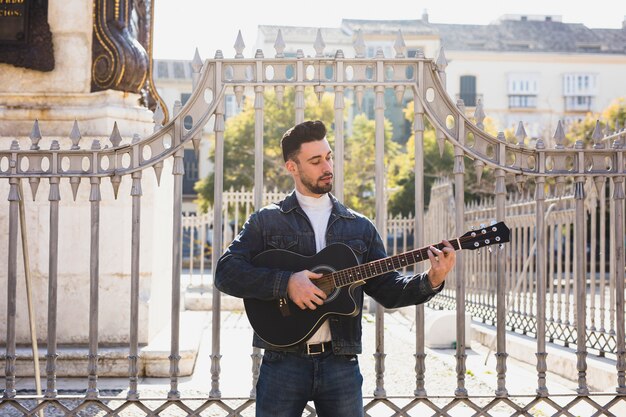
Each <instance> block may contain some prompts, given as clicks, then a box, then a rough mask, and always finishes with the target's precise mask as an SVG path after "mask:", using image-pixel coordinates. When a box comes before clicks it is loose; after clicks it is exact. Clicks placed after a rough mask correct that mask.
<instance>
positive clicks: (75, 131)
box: [70, 119, 82, 151]
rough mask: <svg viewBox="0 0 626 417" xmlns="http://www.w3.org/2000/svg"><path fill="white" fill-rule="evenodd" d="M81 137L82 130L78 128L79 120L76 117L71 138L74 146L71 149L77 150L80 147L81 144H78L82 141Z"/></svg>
mask: <svg viewBox="0 0 626 417" xmlns="http://www.w3.org/2000/svg"><path fill="white" fill-rule="evenodd" d="M81 138H82V136H81V135H80V130H79V129H78V121H76V119H74V125H73V126H72V131H71V132H70V140H71V141H72V147H71V148H70V149H71V150H73V151H75V150H77V149H80V146H78V142H80V139H81Z"/></svg>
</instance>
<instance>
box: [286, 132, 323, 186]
mask: <svg viewBox="0 0 626 417" xmlns="http://www.w3.org/2000/svg"><path fill="white" fill-rule="evenodd" d="M294 159H295V160H289V161H287V162H286V163H285V167H286V168H287V170H288V171H289V173H290V174H291V175H292V176H293V179H294V181H295V183H296V189H297V190H298V191H299V192H300V193H302V194H304V195H307V196H311V197H320V196H321V195H322V194H326V193H328V192H330V190H332V188H333V155H332V151H331V149H330V145H329V144H328V141H327V140H326V139H322V140H316V141H313V142H305V143H303V144H302V145H301V146H300V152H299V153H298V155H297V156H296V157H295V158H294Z"/></svg>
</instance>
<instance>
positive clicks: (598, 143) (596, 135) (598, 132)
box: [591, 120, 608, 149]
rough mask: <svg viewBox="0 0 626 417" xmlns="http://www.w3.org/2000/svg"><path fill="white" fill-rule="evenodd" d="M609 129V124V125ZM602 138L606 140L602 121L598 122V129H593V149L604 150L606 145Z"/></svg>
mask: <svg viewBox="0 0 626 417" xmlns="http://www.w3.org/2000/svg"><path fill="white" fill-rule="evenodd" d="M607 128H608V123H607ZM602 138H604V134H603V133H602V124H601V123H600V120H596V127H594V129H593V133H592V134H591V139H593V142H594V143H593V148H594V149H603V148H604V144H603V143H602Z"/></svg>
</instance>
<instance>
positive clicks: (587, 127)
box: [565, 97, 626, 146]
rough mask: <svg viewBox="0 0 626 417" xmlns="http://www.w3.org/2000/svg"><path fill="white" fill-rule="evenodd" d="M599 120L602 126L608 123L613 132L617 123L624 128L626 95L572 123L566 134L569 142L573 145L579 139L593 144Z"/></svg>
mask: <svg viewBox="0 0 626 417" xmlns="http://www.w3.org/2000/svg"><path fill="white" fill-rule="evenodd" d="M597 120H600V122H601V123H603V124H602V126H606V124H608V125H609V130H610V131H611V132H612V131H614V130H615V126H616V124H619V126H620V127H621V128H623V127H624V124H625V123H626V97H620V98H617V99H615V100H614V101H613V102H612V103H611V104H609V106H608V107H607V108H605V109H604V110H602V112H600V113H587V114H586V115H585V118H584V119H583V120H581V121H577V122H574V123H572V125H571V126H570V128H569V130H568V133H567V134H566V135H565V136H566V137H567V142H568V144H569V145H572V144H574V143H575V142H576V141H579V140H580V141H582V142H584V143H586V144H587V145H588V146H589V145H591V144H593V139H592V135H593V130H594V129H595V127H596V121H597ZM603 133H604V130H603Z"/></svg>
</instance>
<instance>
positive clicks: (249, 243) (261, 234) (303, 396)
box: [215, 121, 455, 417]
mask: <svg viewBox="0 0 626 417" xmlns="http://www.w3.org/2000/svg"><path fill="white" fill-rule="evenodd" d="M281 146H282V151H283V158H284V160H285V168H286V170H287V172H288V173H289V174H290V175H291V176H292V177H293V180H294V183H295V190H294V191H293V192H292V193H291V194H290V195H289V196H287V197H286V198H285V199H284V200H283V201H281V202H279V203H276V204H271V205H269V206H267V207H264V208H262V209H261V210H259V211H257V212H255V213H254V214H252V215H251V216H250V218H249V219H248V221H247V222H246V224H245V225H244V227H243V229H242V231H241V233H240V234H239V236H237V237H236V238H235V240H234V241H233V242H232V243H231V245H230V246H229V247H228V249H227V250H226V252H225V253H224V255H223V256H222V257H221V259H220V260H219V262H218V265H217V268H216V271H215V285H216V286H217V288H219V289H220V290H221V291H223V292H225V293H227V294H230V295H233V296H236V297H242V298H256V299H261V300H280V299H284V298H286V297H289V299H291V300H292V301H293V302H294V303H295V304H296V305H297V307H298V308H300V309H303V310H306V309H309V310H315V309H316V308H318V306H320V305H322V304H323V303H324V300H325V299H326V297H327V296H326V293H325V292H324V291H322V290H321V289H320V288H318V287H317V286H316V285H314V284H313V281H315V280H316V279H319V278H320V277H321V276H322V274H319V273H314V272H312V271H309V270H302V271H282V270H279V269H276V268H266V267H257V266H255V265H253V263H252V259H253V258H254V257H255V256H257V255H258V254H259V253H261V252H263V251H266V250H268V249H284V250H288V251H291V252H296V253H298V254H300V255H306V256H311V255H314V254H315V253H317V252H319V251H320V250H322V249H323V248H324V247H325V246H327V245H330V244H332V243H344V244H347V245H348V246H349V247H350V248H351V249H352V250H353V251H354V253H355V255H356V257H357V258H358V261H359V262H360V263H365V262H370V261H374V260H377V259H381V258H384V257H386V256H387V255H386V253H385V248H384V246H383V242H382V240H381V238H380V236H379V234H378V232H377V231H376V228H375V227H374V225H373V224H372V222H371V221H370V220H368V219H367V218H366V217H364V216H362V215H361V214H358V213H356V212H354V211H352V210H350V209H348V208H346V207H345V206H343V205H342V204H341V203H340V202H339V201H337V200H336V199H335V198H334V197H333V196H332V195H331V194H330V191H331V189H332V180H333V159H332V152H331V149H330V145H329V144H328V141H327V140H326V127H325V126H324V124H323V123H322V122H321V121H306V122H304V123H301V124H298V125H296V126H294V127H292V128H291V129H289V130H288V131H287V132H285V134H284V135H283V138H282V140H281ZM443 243H444V245H445V247H444V248H443V250H442V251H441V250H438V249H436V248H434V247H430V248H429V253H428V257H429V259H430V263H431V266H430V268H429V269H428V271H427V272H426V273H423V274H418V275H415V276H410V277H404V276H402V275H400V274H399V273H398V272H390V273H387V274H385V275H381V276H378V277H375V278H371V279H369V280H367V281H366V282H365V283H364V284H363V285H362V286H359V287H358V288H357V289H356V290H355V299H356V301H357V303H358V304H359V313H358V315H356V316H354V317H352V316H340V315H335V316H330V318H328V319H327V320H326V321H325V322H324V323H323V324H322V325H321V327H319V329H318V330H317V331H316V332H315V333H314V334H313V335H312V336H311V337H310V338H309V339H308V340H306V341H305V342H304V343H299V344H297V345H294V346H288V347H277V346H274V345H271V344H269V343H267V342H265V341H264V340H262V339H261V338H260V337H259V336H258V335H257V334H255V335H254V339H253V344H254V346H257V347H259V348H263V349H265V354H264V356H263V362H262V364H261V370H260V374H259V380H258V383H257V387H256V388H257V397H256V415H257V416H258V417H282V416H284V417H296V416H301V415H302V411H303V410H304V407H305V406H306V403H307V402H308V401H313V402H314V404H315V409H316V412H317V414H318V415H319V416H320V417H329V416H330V417H351V416H362V415H363V399H362V393H361V385H362V381H363V378H362V376H361V373H360V370H359V365H358V360H357V356H356V355H357V354H359V353H361V312H360V307H361V305H362V302H363V292H365V293H367V294H368V295H369V296H371V297H373V298H374V299H375V300H376V301H378V302H379V303H381V304H382V305H383V306H385V307H387V308H396V307H402V306H407V305H414V304H420V303H424V302H426V301H428V300H429V299H430V298H432V297H433V296H434V295H435V294H436V293H437V292H438V291H440V290H441V288H442V287H443V282H444V280H445V277H446V275H447V274H448V272H449V271H450V269H451V268H452V267H453V265H454V262H455V252H454V249H453V248H452V246H451V245H450V243H448V242H446V241H444V242H443ZM277 305H278V303H277ZM277 308H278V306H277Z"/></svg>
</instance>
